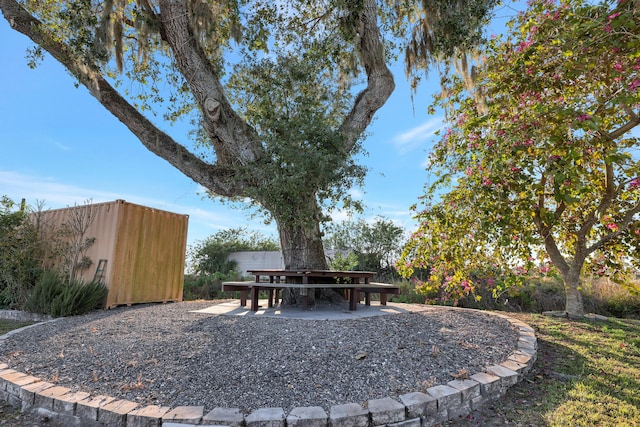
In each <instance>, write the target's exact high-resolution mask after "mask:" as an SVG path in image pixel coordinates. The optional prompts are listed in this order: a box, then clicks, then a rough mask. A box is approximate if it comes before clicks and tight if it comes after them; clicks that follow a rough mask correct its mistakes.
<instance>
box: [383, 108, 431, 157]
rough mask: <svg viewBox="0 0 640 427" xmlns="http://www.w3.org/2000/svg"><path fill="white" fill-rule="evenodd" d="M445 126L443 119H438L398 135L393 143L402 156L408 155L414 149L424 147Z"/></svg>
mask: <svg viewBox="0 0 640 427" xmlns="http://www.w3.org/2000/svg"><path fill="white" fill-rule="evenodd" d="M442 125H443V119H442V118H441V117H436V118H433V119H431V120H429V121H428V122H426V123H423V124H421V125H420V126H417V127H415V128H413V129H409V130H408V131H406V132H402V133H399V134H397V135H396V136H394V137H393V139H392V140H391V143H392V144H393V145H394V146H395V147H396V148H397V149H398V152H399V153H400V154H406V153H408V152H410V151H413V150H414V149H416V148H418V147H421V146H424V142H425V141H426V140H427V139H429V138H430V137H432V136H433V135H434V134H435V132H436V131H437V130H438V129H440V128H441V127H442Z"/></svg>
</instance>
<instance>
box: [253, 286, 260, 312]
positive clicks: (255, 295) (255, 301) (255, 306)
mask: <svg viewBox="0 0 640 427" xmlns="http://www.w3.org/2000/svg"><path fill="white" fill-rule="evenodd" d="M259 292H260V288H259V287H258V286H253V287H252V288H251V311H258V308H259V307H258V293H259Z"/></svg>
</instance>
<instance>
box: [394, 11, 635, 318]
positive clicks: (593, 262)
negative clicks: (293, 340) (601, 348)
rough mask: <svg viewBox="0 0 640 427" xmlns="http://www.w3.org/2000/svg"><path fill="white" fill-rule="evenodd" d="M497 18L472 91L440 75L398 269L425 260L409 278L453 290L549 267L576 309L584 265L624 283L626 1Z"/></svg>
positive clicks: (569, 307)
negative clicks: (434, 131)
mask: <svg viewBox="0 0 640 427" xmlns="http://www.w3.org/2000/svg"><path fill="white" fill-rule="evenodd" d="M509 28H510V31H509V34H508V35H506V36H505V37H504V39H494V40H493V41H492V42H491V43H490V44H489V45H488V46H487V47H486V49H485V51H484V52H482V55H481V56H480V58H482V62H481V63H478V64H475V65H476V67H477V68H476V69H475V70H474V72H473V73H471V75H473V76H475V89H474V91H473V93H470V92H469V91H468V90H467V88H468V87H469V86H468V84H467V85H465V84H464V81H463V80H462V79H461V78H457V77H452V78H450V80H448V81H446V82H445V89H444V90H443V92H442V94H441V95H440V96H438V97H437V98H436V101H435V104H436V105H437V106H440V107H443V108H444V109H445V111H446V118H447V121H448V123H449V125H450V127H449V128H448V129H447V130H446V131H445V132H444V133H443V135H442V137H441V139H440V140H439V142H437V144H436V146H435V148H434V151H433V153H432V157H431V159H430V164H429V166H428V171H429V172H430V176H431V177H432V179H433V182H431V183H430V185H429V186H428V187H427V191H426V195H425V196H424V198H423V204H422V205H421V207H420V208H416V210H418V209H420V210H419V211H418V212H417V216H416V217H417V218H418V219H419V221H420V223H421V225H420V226H419V228H418V230H417V231H416V232H415V233H414V235H413V236H412V238H411V240H410V243H409V244H408V245H407V247H406V249H405V252H404V255H403V258H402V260H401V262H400V263H399V264H398V269H399V270H400V271H401V273H403V274H404V275H406V276H410V275H411V274H412V273H413V272H414V270H415V269H417V268H429V269H430V272H431V273H430V276H429V277H428V278H427V279H426V280H425V281H424V282H420V283H419V285H420V286H422V287H423V288H425V289H436V288H439V289H440V290H441V291H443V292H445V294H447V295H449V296H452V295H453V296H454V297H455V296H456V295H463V294H465V293H468V292H471V291H472V290H473V289H474V287H475V286H477V284H478V283H479V281H481V280H484V281H486V282H485V284H486V283H489V284H491V283H492V280H494V278H493V277H492V274H494V273H495V272H501V273H500V274H502V275H503V276H501V277H500V282H501V283H502V284H503V285H502V286H503V287H504V286H508V285H509V284H513V283H517V281H518V280H519V279H518V277H522V276H523V275H525V274H526V273H530V272H532V271H534V270H535V271H538V272H542V273H547V272H549V271H550V270H551V272H556V273H557V274H559V275H560V277H561V278H562V279H563V281H564V284H565V289H566V295H567V296H566V312H567V313H568V314H569V315H577V316H579V315H582V314H584V306H583V303H582V294H581V288H580V286H581V285H580V284H581V276H582V275H583V274H584V273H585V272H586V271H590V272H594V273H597V274H602V275H608V276H609V277H611V278H613V279H614V280H618V281H619V282H621V283H626V284H627V285H628V286H629V287H633V286H637V285H633V282H632V281H625V277H626V276H625V273H626V272H628V269H629V268H632V267H634V266H635V267H638V266H639V265H640V152H639V150H638V148H639V147H640V143H639V142H640V138H639V137H638V135H639V133H638V128H637V127H638V126H639V125H640V2H637V1H635V2H634V1H632V0H620V1H618V2H613V1H611V0H607V1H604V2H603V3H601V4H598V5H593V4H590V3H587V2H584V1H582V0H565V1H562V2H560V3H557V2H553V1H542V0H535V1H531V2H530V3H529V4H528V9H527V10H526V11H525V12H523V13H521V14H519V15H518V16H517V17H516V18H515V19H514V20H513V21H512V22H511V23H510V26H509ZM478 94H479V95H480V96H478ZM443 191H446V193H444V194H443ZM636 283H637V282H636ZM635 290H636V291H639V289H637V288H635Z"/></svg>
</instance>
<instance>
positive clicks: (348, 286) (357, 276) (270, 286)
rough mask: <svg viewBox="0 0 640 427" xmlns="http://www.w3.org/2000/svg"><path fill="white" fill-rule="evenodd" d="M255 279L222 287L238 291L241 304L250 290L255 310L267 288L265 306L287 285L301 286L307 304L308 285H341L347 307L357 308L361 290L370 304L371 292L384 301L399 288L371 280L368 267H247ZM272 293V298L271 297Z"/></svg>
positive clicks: (315, 286)
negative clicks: (255, 268)
mask: <svg viewBox="0 0 640 427" xmlns="http://www.w3.org/2000/svg"><path fill="white" fill-rule="evenodd" d="M247 272H248V273H249V274H251V275H252V276H254V278H255V280H254V281H245V282H223V283H222V290H223V291H232V292H233V291H239V292H240V305H242V306H243V307H244V306H245V305H246V303H247V295H248V294H249V293H251V311H258V309H259V306H258V294H259V292H260V291H261V290H266V291H267V292H268V295H269V299H268V306H269V307H273V305H274V300H275V303H277V302H278V300H279V291H281V290H282V289H287V288H294V289H300V296H301V297H302V305H303V307H304V308H307V303H308V291H309V289H341V290H345V291H346V292H347V294H348V295H347V297H348V299H349V310H356V309H357V307H358V302H359V301H360V293H364V294H365V303H366V304H367V305H370V302H371V299H370V294H372V293H379V294H380V304H382V305H386V303H387V294H398V293H399V292H400V288H399V287H397V286H393V285H389V284H386V283H374V282H371V278H373V276H374V275H375V273H374V272H371V271H337V270H281V269H266V270H248V271H247ZM274 297H275V298H274Z"/></svg>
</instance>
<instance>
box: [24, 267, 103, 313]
mask: <svg viewBox="0 0 640 427" xmlns="http://www.w3.org/2000/svg"><path fill="white" fill-rule="evenodd" d="M108 292H109V290H108V289H107V287H106V286H105V285H104V284H103V283H101V282H99V281H95V280H92V281H91V282H88V283H86V282H84V281H82V280H73V281H71V282H70V283H66V280H65V279H64V278H63V277H61V276H60V275H59V274H58V273H56V272H53V271H47V272H45V273H44V274H43V275H42V276H41V278H40V280H38V282H37V283H36V286H35V288H34V289H33V292H32V293H31V296H30V298H29V299H28V300H27V303H26V308H27V310H29V311H33V312H35V313H42V314H49V315H51V316H53V317H64V316H73V315H79V314H85V313H88V312H90V311H92V310H95V309H97V308H100V307H102V306H103V304H104V301H105V299H106V297H107V294H108Z"/></svg>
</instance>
